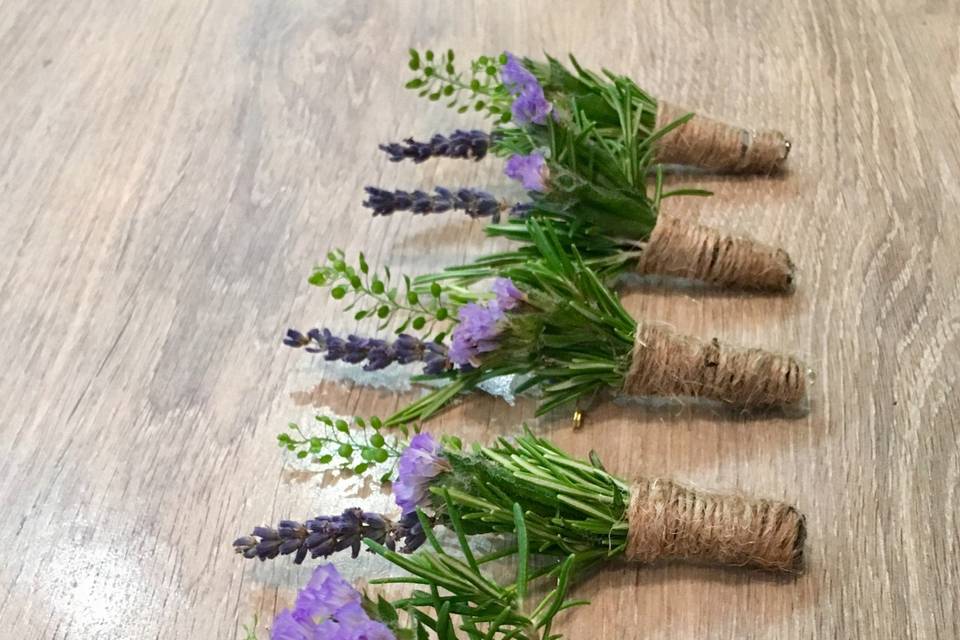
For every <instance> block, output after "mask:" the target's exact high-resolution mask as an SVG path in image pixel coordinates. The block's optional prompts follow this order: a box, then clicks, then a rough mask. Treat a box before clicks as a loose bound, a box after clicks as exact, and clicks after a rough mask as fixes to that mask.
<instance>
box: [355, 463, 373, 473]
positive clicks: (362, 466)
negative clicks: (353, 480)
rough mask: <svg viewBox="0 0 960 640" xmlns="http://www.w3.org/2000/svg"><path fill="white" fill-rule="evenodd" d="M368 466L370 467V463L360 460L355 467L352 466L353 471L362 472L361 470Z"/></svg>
mask: <svg viewBox="0 0 960 640" xmlns="http://www.w3.org/2000/svg"><path fill="white" fill-rule="evenodd" d="M369 467H370V465H369V464H367V463H366V462H361V463H360V464H358V465H357V466H355V467H354V468H353V471H354V473H363V472H364V471H366V470H367V469H368V468H369Z"/></svg>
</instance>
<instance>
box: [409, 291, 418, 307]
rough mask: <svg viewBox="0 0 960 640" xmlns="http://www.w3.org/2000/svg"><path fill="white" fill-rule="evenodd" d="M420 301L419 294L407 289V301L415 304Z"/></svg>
mask: <svg viewBox="0 0 960 640" xmlns="http://www.w3.org/2000/svg"><path fill="white" fill-rule="evenodd" d="M419 301H420V296H418V295H417V292H416V291H407V302H409V303H410V304H417V303H418V302H419Z"/></svg>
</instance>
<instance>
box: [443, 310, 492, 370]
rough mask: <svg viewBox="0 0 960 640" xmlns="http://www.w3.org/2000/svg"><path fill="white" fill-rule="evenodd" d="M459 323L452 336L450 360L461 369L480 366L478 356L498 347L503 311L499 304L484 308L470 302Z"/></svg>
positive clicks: (460, 315)
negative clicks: (468, 366)
mask: <svg viewBox="0 0 960 640" xmlns="http://www.w3.org/2000/svg"><path fill="white" fill-rule="evenodd" d="M457 317H458V319H459V323H458V324H457V326H456V327H454V329H453V331H452V332H451V334H450V350H449V351H448V352H447V357H448V358H450V361H451V362H452V363H454V364H457V365H460V366H461V367H463V366H466V365H470V366H474V367H476V366H479V364H480V362H479V356H480V354H482V353H488V352H490V351H493V350H494V349H496V348H497V347H498V346H499V342H498V341H497V337H498V336H499V335H500V326H499V325H500V321H501V320H502V319H503V309H502V308H501V307H500V306H499V305H498V304H497V303H496V301H494V302H491V303H488V304H485V305H481V304H477V303H475V302H471V303H469V304H466V305H464V306H462V307H460V313H459V314H458V316H457Z"/></svg>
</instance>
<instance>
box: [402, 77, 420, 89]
mask: <svg viewBox="0 0 960 640" xmlns="http://www.w3.org/2000/svg"><path fill="white" fill-rule="evenodd" d="M423 84H424V80H423V78H414V79H413V80H411V81H410V82H408V83H407V84H405V85H403V86H404V87H406V88H407V89H419V88H420V87H422V86H423Z"/></svg>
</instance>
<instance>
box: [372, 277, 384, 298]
mask: <svg viewBox="0 0 960 640" xmlns="http://www.w3.org/2000/svg"><path fill="white" fill-rule="evenodd" d="M385 290H386V286H384V284H383V282H382V281H381V280H380V278H374V279H373V282H371V283H370V291H373V292H374V293H375V294H377V295H380V294H381V293H383V292H384V291H385Z"/></svg>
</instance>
